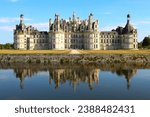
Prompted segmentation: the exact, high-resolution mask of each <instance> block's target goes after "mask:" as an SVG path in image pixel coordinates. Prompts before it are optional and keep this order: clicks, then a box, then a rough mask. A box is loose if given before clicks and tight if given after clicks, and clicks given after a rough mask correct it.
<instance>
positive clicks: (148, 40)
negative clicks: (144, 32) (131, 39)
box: [142, 37, 150, 47]
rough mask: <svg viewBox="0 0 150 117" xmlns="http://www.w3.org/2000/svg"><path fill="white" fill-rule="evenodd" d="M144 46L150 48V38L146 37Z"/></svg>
mask: <svg viewBox="0 0 150 117" xmlns="http://www.w3.org/2000/svg"><path fill="white" fill-rule="evenodd" d="M142 46H144V47H145V46H150V37H145V38H144V40H143V43H142Z"/></svg>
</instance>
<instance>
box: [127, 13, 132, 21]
mask: <svg viewBox="0 0 150 117" xmlns="http://www.w3.org/2000/svg"><path fill="white" fill-rule="evenodd" d="M130 20H131V17H130V14H128V15H127V23H130Z"/></svg>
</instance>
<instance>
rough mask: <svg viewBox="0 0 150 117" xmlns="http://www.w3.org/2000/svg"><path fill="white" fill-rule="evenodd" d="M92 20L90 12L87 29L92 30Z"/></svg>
mask: <svg viewBox="0 0 150 117" xmlns="http://www.w3.org/2000/svg"><path fill="white" fill-rule="evenodd" d="M92 22H93V14H92V13H91V14H90V15H89V21H88V29H89V30H92Z"/></svg>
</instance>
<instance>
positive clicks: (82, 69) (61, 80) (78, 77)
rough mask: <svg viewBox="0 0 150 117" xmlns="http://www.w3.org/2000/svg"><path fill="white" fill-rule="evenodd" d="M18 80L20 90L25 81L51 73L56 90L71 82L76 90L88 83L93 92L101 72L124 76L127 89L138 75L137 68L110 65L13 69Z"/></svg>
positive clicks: (51, 81) (50, 80)
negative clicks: (41, 73) (81, 84)
mask: <svg viewBox="0 0 150 117" xmlns="http://www.w3.org/2000/svg"><path fill="white" fill-rule="evenodd" d="M13 69H14V73H15V74H16V78H18V79H19V80H20V88H21V89H22V88H23V87H24V82H25V79H28V78H31V77H32V76H34V75H36V74H37V73H40V72H43V71H45V72H48V73H49V84H50V85H52V83H54V85H55V88H56V89H57V88H60V86H61V85H63V84H65V83H67V82H69V84H70V86H71V87H73V89H74V90H76V88H77V86H78V85H79V84H80V83H87V84H88V86H89V89H90V90H92V89H93V87H94V84H95V85H99V83H100V73H101V71H111V72H112V73H115V74H117V75H118V76H123V77H124V78H125V79H126V81H127V88H128V89H129V88H130V85H131V79H132V77H133V76H134V75H135V74H136V73H137V69H136V68H129V67H128V66H121V65H118V66H116V65H110V66H101V67H100V68H99V67H93V66H92V67H91V66H74V65H72V66H61V67H58V66H57V67H56V66H53V67H49V68H39V67H26V68H13Z"/></svg>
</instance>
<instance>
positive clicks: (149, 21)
mask: <svg viewBox="0 0 150 117" xmlns="http://www.w3.org/2000/svg"><path fill="white" fill-rule="evenodd" d="M147 24H150V20H141V21H138V22H135V25H147Z"/></svg>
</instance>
